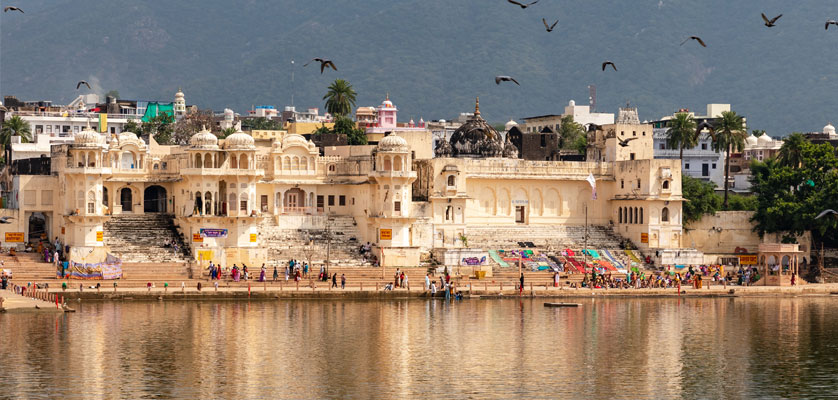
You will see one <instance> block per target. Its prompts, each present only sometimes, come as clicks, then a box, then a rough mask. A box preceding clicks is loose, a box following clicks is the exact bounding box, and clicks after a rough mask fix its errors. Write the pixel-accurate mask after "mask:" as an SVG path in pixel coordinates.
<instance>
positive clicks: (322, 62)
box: [303, 58, 338, 74]
mask: <svg viewBox="0 0 838 400" xmlns="http://www.w3.org/2000/svg"><path fill="white" fill-rule="evenodd" d="M315 61H317V62H319V63H320V73H321V74H322V73H323V71H324V70H325V69H326V68H331V69H333V70H335V71H337V70H338V68H337V67H335V63H333V62H332V60H327V59H325V58H315V59H312V60H311V61H309V62H307V63H305V64H304V65H303V67H308V65H309V64H311V63H313V62H315Z"/></svg>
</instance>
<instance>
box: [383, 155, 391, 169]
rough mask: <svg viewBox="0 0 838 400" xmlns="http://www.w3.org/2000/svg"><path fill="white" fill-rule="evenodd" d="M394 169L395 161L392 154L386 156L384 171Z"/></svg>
mask: <svg viewBox="0 0 838 400" xmlns="http://www.w3.org/2000/svg"><path fill="white" fill-rule="evenodd" d="M391 169H393V163H392V161H390V156H385V157H384V171H389V170H391Z"/></svg>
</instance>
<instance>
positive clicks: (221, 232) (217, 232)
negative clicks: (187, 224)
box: [198, 228, 227, 238]
mask: <svg viewBox="0 0 838 400" xmlns="http://www.w3.org/2000/svg"><path fill="white" fill-rule="evenodd" d="M198 232H199V233H200V234H201V237H205V238H226V237H227V230H226V229H210V228H201V229H199V230H198Z"/></svg>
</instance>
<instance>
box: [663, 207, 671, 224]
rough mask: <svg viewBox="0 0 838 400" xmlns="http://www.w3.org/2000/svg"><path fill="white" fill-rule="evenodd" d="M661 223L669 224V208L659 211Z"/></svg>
mask: <svg viewBox="0 0 838 400" xmlns="http://www.w3.org/2000/svg"><path fill="white" fill-rule="evenodd" d="M661 221H663V222H669V208H667V207H664V208H663V210H661Z"/></svg>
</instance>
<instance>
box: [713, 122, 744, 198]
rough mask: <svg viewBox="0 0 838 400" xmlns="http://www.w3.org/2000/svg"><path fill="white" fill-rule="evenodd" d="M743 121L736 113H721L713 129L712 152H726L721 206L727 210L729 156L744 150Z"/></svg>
mask: <svg viewBox="0 0 838 400" xmlns="http://www.w3.org/2000/svg"><path fill="white" fill-rule="evenodd" d="M746 132H747V131H746V130H745V120H744V119H742V116H741V115H737V114H736V111H722V117H721V118H720V119H719V120H718V121H717V122H716V125H715V126H714V127H713V132H712V134H711V136H712V137H713V150H715V151H716V152H720V151H726V152H727V155H726V156H725V184H724V188H725V197H724V201H723V202H722V205H723V206H724V208H725V209H727V208H728V206H729V203H728V191H729V189H728V187H729V181H730V155H731V153H733V152H739V151H742V149H744V148H745V135H746Z"/></svg>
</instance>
